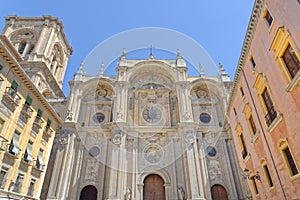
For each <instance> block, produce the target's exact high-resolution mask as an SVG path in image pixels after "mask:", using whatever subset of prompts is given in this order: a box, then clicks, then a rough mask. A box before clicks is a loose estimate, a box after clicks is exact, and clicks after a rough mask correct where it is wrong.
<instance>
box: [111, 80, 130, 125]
mask: <svg viewBox="0 0 300 200" xmlns="http://www.w3.org/2000/svg"><path fill="white" fill-rule="evenodd" d="M116 85H117V87H116V94H117V99H116V107H115V108H116V110H115V111H116V112H115V113H116V116H115V119H114V120H115V121H117V122H125V121H126V118H127V93H128V82H127V81H118V82H117V84H116Z"/></svg>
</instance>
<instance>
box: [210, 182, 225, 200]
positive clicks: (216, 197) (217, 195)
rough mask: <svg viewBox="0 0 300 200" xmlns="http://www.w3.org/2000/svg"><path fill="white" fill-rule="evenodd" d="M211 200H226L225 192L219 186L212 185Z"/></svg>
mask: <svg viewBox="0 0 300 200" xmlns="http://www.w3.org/2000/svg"><path fill="white" fill-rule="evenodd" d="M211 196H212V200H228V197H227V192H226V190H225V188H224V187H223V186H221V185H214V186H213V187H212V188H211Z"/></svg>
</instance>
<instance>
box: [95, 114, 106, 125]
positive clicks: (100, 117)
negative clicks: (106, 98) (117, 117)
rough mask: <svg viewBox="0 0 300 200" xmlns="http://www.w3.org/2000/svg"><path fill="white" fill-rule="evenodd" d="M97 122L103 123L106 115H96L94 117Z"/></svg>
mask: <svg viewBox="0 0 300 200" xmlns="http://www.w3.org/2000/svg"><path fill="white" fill-rule="evenodd" d="M93 119H94V121H95V122H98V123H101V122H103V121H104V119H105V115H104V114H103V113H96V114H95V115H94V117H93Z"/></svg>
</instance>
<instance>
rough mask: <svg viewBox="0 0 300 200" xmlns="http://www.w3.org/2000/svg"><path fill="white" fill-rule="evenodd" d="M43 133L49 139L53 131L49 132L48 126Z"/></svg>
mask: <svg viewBox="0 0 300 200" xmlns="http://www.w3.org/2000/svg"><path fill="white" fill-rule="evenodd" d="M44 133H45V134H47V135H48V137H51V135H52V133H53V131H52V130H51V128H50V127H49V126H46V128H45V131H44Z"/></svg>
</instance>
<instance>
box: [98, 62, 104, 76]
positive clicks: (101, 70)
mask: <svg viewBox="0 0 300 200" xmlns="http://www.w3.org/2000/svg"><path fill="white" fill-rule="evenodd" d="M103 75H104V63H103V62H102V64H101V67H100V71H99V76H100V77H103Z"/></svg>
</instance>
